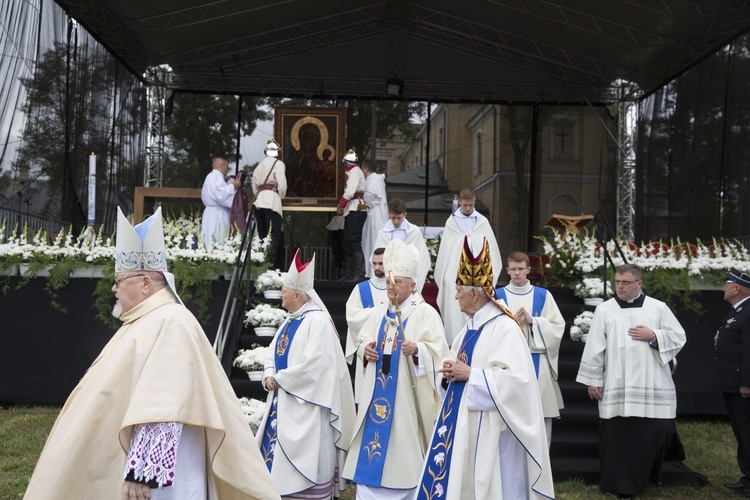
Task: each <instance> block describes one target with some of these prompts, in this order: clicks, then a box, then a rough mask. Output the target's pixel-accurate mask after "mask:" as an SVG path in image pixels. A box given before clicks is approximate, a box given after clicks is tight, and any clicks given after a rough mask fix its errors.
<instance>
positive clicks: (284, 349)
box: [260, 313, 305, 472]
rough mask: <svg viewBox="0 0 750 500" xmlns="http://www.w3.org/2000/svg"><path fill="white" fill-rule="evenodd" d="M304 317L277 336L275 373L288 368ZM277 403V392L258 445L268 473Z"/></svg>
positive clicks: (274, 439)
mask: <svg viewBox="0 0 750 500" xmlns="http://www.w3.org/2000/svg"><path fill="white" fill-rule="evenodd" d="M304 317H305V314H304V313H303V314H302V315H300V317H299V318H294V319H291V320H289V322H288V323H287V324H286V328H285V329H284V332H283V333H282V334H281V335H279V337H278V339H277V340H276V345H275V346H274V350H275V352H274V363H275V366H276V371H277V372H278V371H280V370H283V369H285V368H286V367H287V366H288V362H289V360H288V357H289V356H288V355H289V347H290V346H291V345H292V341H293V340H294V335H295V334H296V333H297V329H298V328H299V326H300V325H301V324H302V319H303V318H304ZM278 401H279V396H278V391H277V394H274V395H273V399H272V400H271V410H270V411H269V412H268V418H267V419H266V427H265V429H263V441H262V442H261V444H260V454H261V455H263V461H264V462H265V463H266V467H268V472H271V468H272V467H273V456H274V452H275V451H276V438H277V436H278V431H277V428H276V416H277V410H278V408H277V405H278Z"/></svg>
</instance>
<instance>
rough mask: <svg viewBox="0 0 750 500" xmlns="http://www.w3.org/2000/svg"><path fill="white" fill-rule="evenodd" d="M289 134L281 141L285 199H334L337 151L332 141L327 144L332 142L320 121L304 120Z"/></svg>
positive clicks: (327, 130)
mask: <svg viewBox="0 0 750 500" xmlns="http://www.w3.org/2000/svg"><path fill="white" fill-rule="evenodd" d="M285 118H288V116H285ZM324 118H325V117H324ZM332 118H333V119H335V117H332ZM333 128H334V130H333V133H334V134H335V133H336V129H335V127H333ZM285 130H286V127H285ZM288 130H289V131H288V133H287V134H285V135H286V137H285V138H284V142H285V143H286V144H285V146H286V147H285V148H284V150H285V152H286V154H285V155H284V163H285V164H286V171H287V182H288V184H289V188H288V189H287V196H289V197H294V196H299V197H314V198H335V197H336V184H337V176H336V173H337V168H336V147H335V146H333V145H331V144H330V143H329V142H333V143H334V144H335V141H334V140H329V139H334V138H331V137H330V135H331V134H330V133H329V127H328V126H327V125H326V124H325V123H324V122H323V121H322V120H321V119H319V118H316V117H313V116H305V117H303V118H300V119H298V120H297V121H296V122H294V125H292V127H291V129H288Z"/></svg>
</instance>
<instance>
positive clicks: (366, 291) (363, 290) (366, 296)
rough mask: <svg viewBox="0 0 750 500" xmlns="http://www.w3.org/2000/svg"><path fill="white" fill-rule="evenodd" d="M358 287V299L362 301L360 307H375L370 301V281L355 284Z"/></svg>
mask: <svg viewBox="0 0 750 500" xmlns="http://www.w3.org/2000/svg"><path fill="white" fill-rule="evenodd" d="M357 286H358V287H359V298H360V300H362V307H364V308H365V309H369V308H371V307H373V306H374V305H375V301H374V300H373V299H372V289H371V288H370V280H367V281H360V282H359V283H357Z"/></svg>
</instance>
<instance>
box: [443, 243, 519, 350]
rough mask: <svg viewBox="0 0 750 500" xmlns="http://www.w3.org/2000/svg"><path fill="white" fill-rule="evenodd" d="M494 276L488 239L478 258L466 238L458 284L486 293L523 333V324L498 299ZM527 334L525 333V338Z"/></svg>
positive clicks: (458, 273) (457, 273) (459, 262)
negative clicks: (476, 288) (477, 288)
mask: <svg viewBox="0 0 750 500" xmlns="http://www.w3.org/2000/svg"><path fill="white" fill-rule="evenodd" d="M493 281H494V274H493V271H492V257H491V255H490V244H489V242H488V241H487V238H484V242H483V243H482V250H480V252H479V254H477V255H476V256H474V255H473V252H472V251H471V248H470V247H469V239H468V238H467V237H466V236H464V246H463V249H462V251H461V257H460V259H459V261H458V271H457V272H456V284H457V285H461V286H477V287H480V288H482V290H484V293H486V294H487V296H488V297H489V298H490V300H491V301H492V302H493V303H494V304H495V305H496V306H497V307H499V308H500V310H501V311H503V313H504V314H505V315H506V316H508V317H509V318H511V319H512V320H513V321H515V322H516V324H517V325H518V328H520V329H521V331H523V328H522V327H521V323H520V322H519V321H518V320H517V319H516V317H515V316H513V313H512V312H510V309H508V306H506V305H505V303H503V301H502V300H499V299H498V298H497V294H496V293H495V286H494V285H493ZM525 335H526V334H525V333H524V336H525Z"/></svg>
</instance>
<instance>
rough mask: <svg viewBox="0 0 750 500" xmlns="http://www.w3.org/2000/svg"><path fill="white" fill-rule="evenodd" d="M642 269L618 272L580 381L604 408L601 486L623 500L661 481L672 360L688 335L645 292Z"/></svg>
mask: <svg viewBox="0 0 750 500" xmlns="http://www.w3.org/2000/svg"><path fill="white" fill-rule="evenodd" d="M641 284H642V281H641V270H640V268H639V267H638V266H636V265H634V264H624V265H622V266H619V267H618V268H617V269H616V270H615V290H616V293H617V296H616V297H613V298H611V299H609V300H608V301H606V302H604V303H603V304H601V305H600V306H598V307H597V308H596V312H595V313H594V319H593V320H592V323H591V328H590V329H589V337H588V341H587V342H586V347H585V348H584V350H583V356H582V357H581V366H580V367H579V369H578V376H577V377H576V381H577V382H579V383H581V384H585V385H586V386H587V389H588V394H589V397H590V398H591V399H594V400H596V401H598V405H599V462H600V469H601V475H600V478H599V487H600V488H601V489H602V490H604V491H608V492H612V493H615V494H617V495H620V496H633V495H639V494H640V493H642V492H643V491H644V490H645V488H646V486H647V485H648V483H649V482H652V483H658V482H659V481H660V475H661V463H662V461H663V459H664V455H665V453H666V450H667V449H668V448H669V446H670V444H671V443H672V440H673V438H674V435H675V432H676V431H675V426H674V418H675V415H676V413H677V393H676V391H675V386H674V381H673V380H672V370H671V367H670V362H673V361H675V357H676V356H677V354H678V353H679V352H680V350H681V349H682V347H683V346H684V345H685V341H686V336H685V330H684V329H683V328H682V326H681V325H680V323H679V321H677V318H676V317H675V315H674V314H673V313H672V311H671V310H670V309H669V307H668V306H667V305H666V304H665V303H663V302H661V301H659V300H656V299H654V298H652V297H647V296H645V295H644V294H643V292H642V291H641Z"/></svg>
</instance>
